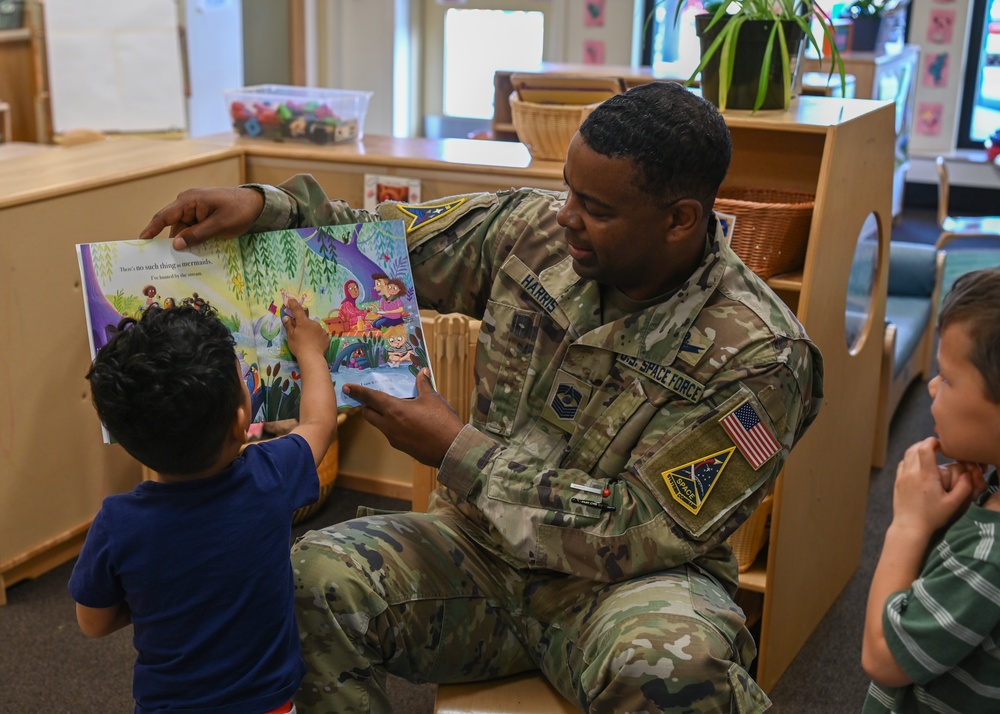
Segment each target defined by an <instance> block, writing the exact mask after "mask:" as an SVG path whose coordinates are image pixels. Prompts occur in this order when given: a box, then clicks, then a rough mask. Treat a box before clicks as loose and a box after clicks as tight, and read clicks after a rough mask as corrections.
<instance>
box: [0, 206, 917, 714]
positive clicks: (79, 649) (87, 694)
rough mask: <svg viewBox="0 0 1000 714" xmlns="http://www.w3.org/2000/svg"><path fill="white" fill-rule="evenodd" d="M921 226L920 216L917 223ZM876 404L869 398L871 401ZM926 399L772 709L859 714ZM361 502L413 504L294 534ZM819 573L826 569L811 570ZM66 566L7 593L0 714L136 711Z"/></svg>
mask: <svg viewBox="0 0 1000 714" xmlns="http://www.w3.org/2000/svg"><path fill="white" fill-rule="evenodd" d="M918 218H920V217H918ZM925 223H926V217H924V218H923V220H916V221H907V220H904V221H903V223H902V225H901V226H900V227H897V228H895V229H894V231H893V239H894V240H914V241H917V242H926V243H933V242H934V240H935V239H936V237H937V231H936V229H934V228H933V227H932V226H930V227H929V226H927V225H925ZM873 398H874V395H873ZM929 406H930V398H929V397H928V396H927V392H926V389H925V388H924V386H923V385H922V384H916V385H914V386H913V387H912V388H911V389H910V391H909V392H908V393H907V395H906V396H905V397H904V399H903V401H902V403H901V404H900V408H899V410H898V411H897V413H896V417H895V419H894V421H893V424H892V429H891V433H890V440H889V449H888V455H887V461H886V464H887V465H886V468H885V469H883V470H881V471H873V472H872V477H871V488H870V492H869V498H868V516H867V526H866V532H865V541H864V550H863V556H862V563H861V566H860V568H859V569H858V572H857V573H856V574H855V575H854V578H853V579H852V580H851V581H850V583H849V584H848V586H847V587H846V588H845V590H844V592H843V593H841V595H840V597H839V598H838V599H837V601H836V602H835V603H834V605H833V607H832V608H831V609H830V611H829V612H828V613H827V615H826V617H825V618H824V619H823V621H822V622H821V623H820V625H819V627H817V629H816V631H815V632H814V633H813V635H812V636H811V637H810V639H809V640H808V641H807V642H806V644H805V646H804V647H803V649H802V650H801V652H800V653H799V655H798V657H796V659H795V660H794V662H793V663H792V665H791V666H790V667H789V669H788V670H787V671H786V672H785V674H784V676H783V677H782V678H781V680H780V681H779V682H778V684H777V685H776V686H775V688H774V689H773V691H772V692H771V698H772V700H773V702H774V708H773V711H775V712H783V713H788V714H792V713H793V712H794V713H795V714H812V713H817V714H818V713H829V714H841V713H842V712H857V711H860V708H861V703H862V702H863V700H864V696H865V690H866V689H867V685H868V680H867V678H866V677H865V675H864V673H863V671H862V670H861V667H860V664H859V658H860V651H861V628H862V624H863V621H864V607H865V599H866V595H867V587H868V582H869V580H870V578H871V575H872V572H873V570H874V567H875V562H876V560H877V557H878V553H879V550H880V549H881V544H882V536H883V534H884V532H885V528H886V527H887V526H888V524H889V520H890V518H891V507H892V505H891V504H892V481H893V478H894V475H895V469H896V464H897V463H898V461H899V460H900V458H901V457H902V454H903V451H904V450H905V449H906V447H907V446H909V445H910V444H911V443H913V442H914V441H917V440H919V439H922V438H924V437H926V436H928V435H929V434H931V433H932V426H933V425H932V422H931V419H930V413H929ZM359 504H364V505H370V506H374V507H376V508H385V509H405V508H407V507H408V506H409V503H407V502H405V501H397V500H394V499H387V498H378V497H375V496H371V495H368V494H364V493H358V492H354V491H348V490H344V489H335V490H334V491H333V494H332V495H331V496H330V499H329V500H328V502H327V503H326V504H325V505H324V506H323V508H321V509H320V510H319V511H318V512H317V513H316V514H314V515H313V516H312V518H310V519H309V520H308V521H307V522H305V523H303V524H301V525H300V526H299V527H298V528H297V529H296V533H301V532H303V531H305V530H308V529H310V528H318V527H322V526H324V525H327V524H330V523H337V522H340V521H343V520H346V519H348V518H350V517H352V516H353V515H354V513H355V510H356V507H357V506H358V505H359ZM816 567H817V568H821V567H823V564H822V563H816ZM71 568H72V563H67V564H66V565H64V566H61V567H59V568H56V569H55V570H53V571H51V572H49V573H47V574H46V575H44V576H42V577H40V578H38V579H37V580H34V581H30V582H23V583H19V584H18V585H15V586H13V587H12V588H10V590H9V591H8V599H9V603H8V605H7V606H6V607H3V608H0V710H2V712H3V713H4V714H6V712H44V713H45V714H115V713H121V714H124V713H125V712H131V711H132V699H131V696H130V688H131V666H132V661H133V659H134V653H133V650H132V645H131V639H130V637H131V632H130V630H128V629H126V630H123V631H121V632H118V633H115V634H114V635H112V636H111V637H106V638H104V639H101V640H88V639H87V638H86V637H84V636H83V635H82V634H81V633H80V631H79V629H78V628H77V626H76V621H75V618H74V614H73V603H72V602H71V601H70V598H69V595H68V594H67V591H66V582H67V580H68V578H69V573H70V570H71ZM390 694H391V696H392V699H393V703H394V709H393V710H394V711H396V712H401V713H403V714H431V712H433V708H434V705H433V698H434V687H433V685H413V684H409V683H408V682H405V681H403V680H400V679H397V678H391V679H390Z"/></svg>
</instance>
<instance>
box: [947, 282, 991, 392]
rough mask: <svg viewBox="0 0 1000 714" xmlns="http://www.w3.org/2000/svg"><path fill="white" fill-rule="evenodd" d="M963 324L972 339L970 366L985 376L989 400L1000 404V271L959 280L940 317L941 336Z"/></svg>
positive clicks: (950, 292) (949, 295)
mask: <svg viewBox="0 0 1000 714" xmlns="http://www.w3.org/2000/svg"><path fill="white" fill-rule="evenodd" d="M954 324H961V325H962V326H963V327H965V329H966V330H967V331H968V334H969V337H970V338H971V339H972V352H971V354H969V355H968V359H969V362H971V363H972V366H973V367H975V368H976V369H978V370H979V373H980V374H981V375H983V382H984V383H985V385H986V395H985V396H986V398H987V399H989V400H990V401H991V402H993V403H994V404H1000V267H997V268H985V269H983V270H973V271H972V272H970V273H965V274H963V275H960V276H959V277H958V278H956V279H955V282H954V283H953V284H952V286H951V290H949V291H948V294H947V295H945V298H944V301H943V302H942V303H941V312H940V313H939V314H938V325H937V326H938V332H939V333H940V332H943V331H944V328H946V327H948V326H949V325H954Z"/></svg>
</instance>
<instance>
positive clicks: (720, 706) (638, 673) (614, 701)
mask: <svg viewBox="0 0 1000 714" xmlns="http://www.w3.org/2000/svg"><path fill="white" fill-rule="evenodd" d="M644 621H645V622H644ZM665 621H667V622H669V623H670V626H669V628H665V627H664V623H665ZM621 626H622V629H621V632H620V633H619V634H618V636H617V637H610V638H609V639H608V641H607V642H606V643H604V645H603V648H602V651H601V652H600V659H599V660H596V661H589V662H587V663H586V669H585V671H584V672H583V673H582V676H581V679H580V686H581V687H582V688H583V689H584V691H585V692H587V694H586V695H585V696H586V701H589V702H590V706H589V708H588V711H589V712H590V713H591V714H605V713H607V714H610V713H611V712H649V713H652V712H677V713H680V712H699V713H702V714H709V713H711V714H718V713H719V712H732V713H733V714H737V713H738V714H757V713H758V712H763V711H764V710H766V709H767V708H768V707H770V705H771V702H770V700H769V699H768V698H767V695H766V694H764V692H763V691H762V690H761V689H760V688H759V687H758V686H757V683H756V682H754V681H753V679H751V678H750V675H749V674H748V673H747V671H746V670H745V669H744V668H743V666H742V665H740V664H739V663H738V662H736V661H734V660H735V659H737V657H738V656H737V655H735V653H734V651H733V646H732V644H731V643H730V642H729V641H728V640H727V639H726V638H725V637H722V636H721V635H720V634H719V633H718V632H717V631H716V630H715V629H714V628H712V627H711V626H707V625H706V623H703V622H701V623H693V626H685V625H684V624H682V623H678V622H677V621H676V620H675V619H674V618H670V617H669V616H668V617H666V618H665V617H664V616H663V614H662V613H656V612H651V613H647V614H646V615H645V616H643V617H640V618H636V619H635V621H633V622H623V623H621ZM667 630H669V631H667ZM588 690H589V691H588Z"/></svg>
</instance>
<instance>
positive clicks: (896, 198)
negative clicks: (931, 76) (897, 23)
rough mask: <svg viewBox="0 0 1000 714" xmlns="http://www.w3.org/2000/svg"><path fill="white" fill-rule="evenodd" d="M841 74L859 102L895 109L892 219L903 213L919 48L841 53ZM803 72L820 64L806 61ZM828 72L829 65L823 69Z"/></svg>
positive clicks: (811, 69) (811, 59)
mask: <svg viewBox="0 0 1000 714" xmlns="http://www.w3.org/2000/svg"><path fill="white" fill-rule="evenodd" d="M843 59H844V70H845V71H846V72H848V73H850V74H852V75H854V77H855V96H856V97H858V98H859V99H880V100H885V101H889V102H892V103H893V104H894V105H895V107H896V120H895V143H894V146H895V155H894V157H893V166H894V168H893V174H892V215H893V217H894V218H899V216H900V215H901V214H902V212H903V189H904V187H905V184H906V172H907V170H908V169H909V168H910V153H909V144H910V128H911V125H912V124H913V112H914V99H915V97H916V92H917V77H916V74H917V69H918V62H919V60H920V46H919V45H902V46H901V47H900V48H899V49H898V51H895V52H881V53H875V52H852V51H845V52H844V53H843ZM804 61H805V69H806V71H807V72H809V71H817V70H818V69H819V68H820V62H819V60H818V59H815V58H808V57H807V58H806V59H805V60H804ZM822 66H824V67H826V68H827V69H829V61H824V63H823V65H822Z"/></svg>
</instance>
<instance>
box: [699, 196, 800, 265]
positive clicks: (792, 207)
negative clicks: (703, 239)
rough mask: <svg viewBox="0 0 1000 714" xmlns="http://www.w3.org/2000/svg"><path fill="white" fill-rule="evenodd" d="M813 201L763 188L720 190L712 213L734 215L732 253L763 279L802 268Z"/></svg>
mask: <svg viewBox="0 0 1000 714" xmlns="http://www.w3.org/2000/svg"><path fill="white" fill-rule="evenodd" d="M815 198H816V197H815V196H814V195H813V194H811V193H797V192H794V191H779V190H776V189H767V188H737V187H733V188H723V189H721V190H720V191H719V196H718V198H716V199H715V210H716V211H721V212H722V213H731V214H733V215H734V216H736V226H735V228H734V230H733V236H732V246H733V250H735V251H736V254H737V255H738V256H740V258H741V259H742V260H743V262H744V263H746V264H747V267H748V268H750V270H752V271H754V272H755V273H757V275H759V276H760V277H762V278H764V279H765V280H767V279H768V278H770V277H771V276H773V275H778V274H780V273H788V272H791V271H793V270H799V269H801V268H802V265H803V263H804V262H805V257H806V243H807V242H808V240H809V224H810V223H811V222H812V212H813V204H814V202H815Z"/></svg>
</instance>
